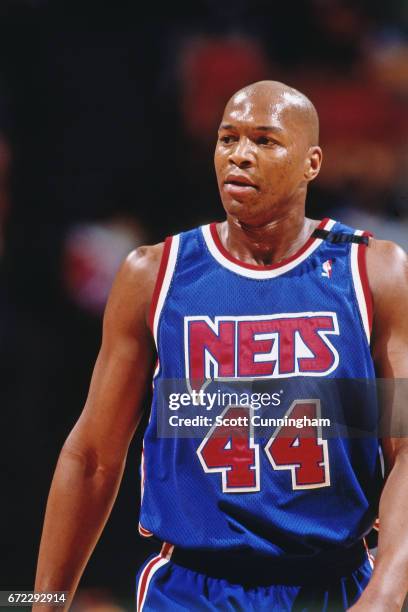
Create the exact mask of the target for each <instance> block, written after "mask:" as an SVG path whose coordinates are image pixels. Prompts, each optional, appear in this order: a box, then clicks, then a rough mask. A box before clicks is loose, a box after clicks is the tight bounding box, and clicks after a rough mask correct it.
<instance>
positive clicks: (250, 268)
mask: <svg viewBox="0 0 408 612" xmlns="http://www.w3.org/2000/svg"><path fill="white" fill-rule="evenodd" d="M335 223H336V222H335V221H334V220H333V219H328V218H325V219H323V220H322V221H321V222H320V223H319V225H318V227H317V229H325V230H328V231H330V230H331V229H332V227H333V226H334V225H335ZM201 229H202V232H203V236H204V240H205V242H206V244H207V247H208V249H209V251H210V253H211V255H212V256H213V257H214V258H215V259H216V260H217V261H218V263H219V264H221V265H222V266H224V268H227V269H228V270H231V272H235V273H236V274H240V275H241V276H246V277H247V278H256V279H266V278H275V277H276V276H280V275H281V274H285V272H288V271H289V270H292V269H293V268H295V267H296V266H297V265H299V264H300V263H301V262H302V261H304V260H305V259H306V258H307V257H309V255H311V254H312V253H313V251H315V250H316V249H317V248H318V247H319V246H320V245H321V244H322V242H323V240H322V239H321V238H313V237H312V236H311V237H310V238H309V240H307V241H306V243H305V244H304V245H303V246H302V247H301V248H300V249H299V250H298V251H297V252H296V253H294V254H293V255H292V256H291V257H288V258H287V259H283V260H282V261H280V262H279V263H277V264H272V265H270V266H256V265H253V264H248V263H245V262H243V261H240V260H239V259H236V258H235V257H233V256H232V255H231V254H230V253H229V252H228V251H227V249H226V248H225V247H224V245H223V244H222V242H221V240H220V237H219V235H218V232H217V227H216V223H211V224H210V225H203V226H202V228H201Z"/></svg>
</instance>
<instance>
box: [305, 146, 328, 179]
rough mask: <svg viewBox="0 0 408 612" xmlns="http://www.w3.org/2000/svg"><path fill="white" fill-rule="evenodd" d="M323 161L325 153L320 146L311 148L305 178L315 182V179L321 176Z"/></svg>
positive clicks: (306, 163)
mask: <svg viewBox="0 0 408 612" xmlns="http://www.w3.org/2000/svg"><path fill="white" fill-rule="evenodd" d="M322 159H323V153H322V150H321V148H320V147H318V146H314V147H310V149H309V151H308V154H307V158H306V162H305V175H304V176H305V179H306V180H307V181H313V179H314V178H316V176H317V175H318V174H319V172H320V167H321V165H322Z"/></svg>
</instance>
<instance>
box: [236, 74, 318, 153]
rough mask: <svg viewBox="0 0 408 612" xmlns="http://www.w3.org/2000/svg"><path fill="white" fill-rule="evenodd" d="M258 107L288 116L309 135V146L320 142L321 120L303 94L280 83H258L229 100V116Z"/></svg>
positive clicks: (271, 112) (288, 118)
mask: <svg viewBox="0 0 408 612" xmlns="http://www.w3.org/2000/svg"><path fill="white" fill-rule="evenodd" d="M254 106H256V107H257V108H258V109H261V108H262V109H263V110H264V111H265V115H268V116H274V115H279V116H284V117H285V119H286V120H287V121H288V122H289V123H290V124H292V125H293V126H294V127H295V128H296V129H297V130H300V131H301V132H302V133H303V134H304V135H305V136H306V140H307V143H308V145H309V146H315V145H317V144H318V143H319V117H318V115H317V111H316V109H315V107H314V106H313V104H312V102H311V101H310V100H309V98H307V97H306V96H305V95H304V94H303V93H302V92H300V91H298V90H297V89H294V88H293V87H289V86H288V85H285V83H280V82H279V81H258V82H257V83H252V84H251V85H247V86H246V87H244V88H243V89H240V90H239V91H237V92H236V93H235V94H234V95H233V96H232V97H231V98H230V100H229V101H228V103H227V105H226V107H225V113H228V114H230V115H231V114H232V115H233V114H234V108H237V107H240V108H241V109H242V108H245V107H247V109H248V113H249V112H250V109H251V108H253V107H254Z"/></svg>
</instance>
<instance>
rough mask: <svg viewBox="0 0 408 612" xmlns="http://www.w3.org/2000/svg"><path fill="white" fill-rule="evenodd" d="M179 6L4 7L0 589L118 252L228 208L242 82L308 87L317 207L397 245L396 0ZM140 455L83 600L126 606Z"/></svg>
mask: <svg viewBox="0 0 408 612" xmlns="http://www.w3.org/2000/svg"><path fill="white" fill-rule="evenodd" d="M184 5H185V3H177V2H173V3H163V5H160V4H159V3H155V2H152V3H148V4H147V6H146V5H145V6H143V10H142V8H141V6H140V5H139V4H138V3H136V2H134V0H132V1H127V0H122V1H121V2H113V1H111V0H106V1H105V2H100V1H98V2H96V1H93V0H82V1H81V2H78V1H75V0H70V2H68V1H65V0H52V1H51V0H1V3H0V277H1V284H0V311H1V317H0V370H1V377H2V381H1V385H0V397H1V409H2V410H1V414H2V422H3V427H2V431H3V435H2V443H1V450H2V453H1V470H2V477H3V483H4V484H3V487H2V492H3V498H2V517H1V518H2V520H1V527H2V535H1V544H2V545H1V562H0V563H1V570H0V589H11V588H14V589H16V588H25V589H30V588H32V585H33V579H34V572H35V561H36V555H37V550H38V544H39V539H40V532H41V524H42V518H43V513H44V509H45V502H46V496H47V492H48V488H49V485H50V481H51V477H52V473H53V470H54V467H55V463H56V460H57V456H58V452H59V450H60V448H61V445H62V443H63V441H64V439H65V437H66V435H67V433H68V432H69V430H70V428H71V427H72V425H73V423H74V422H75V420H76V419H77V417H78V415H79V413H80V411H81V409H82V406H83V403H84V400H85V397H86V392H87V387H88V383H89V378H90V375H91V371H92V367H93V363H94V361H95V358H96V355H97V351H98V346H99V342H100V334H101V316H102V312H103V307H104V303H105V301H106V297H107V293H108V291H109V287H110V284H111V282H112V278H113V275H114V273H115V271H116V270H117V267H118V265H119V263H120V261H121V260H122V259H123V257H124V256H125V255H126V253H127V252H128V251H130V250H131V249H133V248H134V247H135V246H137V245H139V244H141V243H152V242H157V241H161V240H162V239H163V237H164V236H166V235H167V234H170V233H175V232H178V231H180V230H183V229H186V228H188V227H190V226H193V225H197V224H201V223H204V222H208V221H210V220H214V219H220V218H222V210H221V205H220V203H219V199H218V195H217V189H216V183H215V178H214V172H213V164H212V155H213V147H214V143H215V136H216V129H217V125H218V122H219V119H220V116H221V113H222V109H223V106H224V104H225V102H226V100H227V99H228V98H229V96H230V95H231V94H232V93H233V92H234V91H235V90H236V89H238V88H240V87H241V86H243V85H246V84H248V83H250V82H253V81H256V80H259V79H265V78H270V79H276V80H282V81H285V82H287V83H289V84H290V85H293V86H295V87H297V88H299V89H301V90H302V91H304V92H305V93H306V94H307V95H309V96H310V97H311V99H312V100H313V102H314V103H315V105H316V107H317V109H318V111H319V114H320V118H321V142H322V146H323V149H324V153H325V159H324V165H323V170H322V173H321V176H320V177H319V179H318V181H317V182H316V184H314V185H313V186H312V187H311V189H310V193H309V197H308V213H309V215H310V216H311V217H313V218H320V217H322V216H334V217H335V218H338V219H339V220H341V221H343V222H346V223H349V224H351V225H355V226H357V227H360V228H362V229H368V230H371V231H373V232H374V233H375V234H376V235H377V236H378V237H380V238H388V239H392V240H395V241H397V242H398V243H400V244H401V245H402V246H403V247H404V248H406V249H407V248H408V231H407V228H408V145H407V142H408V140H407V136H408V2H407V1H406V0H389V1H388V2H386V3H385V2H383V1H382V0H381V1H380V0H367V1H363V0H350V1H346V0H296V1H294V0H293V1H292V2H290V1H289V2H279V3H278V2H270V0H234V1H231V0H221V1H220V0H196V1H195V2H193V3H190V8H188V5H185V6H184ZM135 375H136V373H135ZM139 455H140V436H138V437H137V439H136V440H135V441H134V444H133V445H132V449H131V452H130V456H129V461H128V467H127V471H126V475H125V480H124V483H123V486H122V488H121V491H120V494H119V498H118V501H117V504H116V506H115V508H114V511H113V514H112V517H111V519H110V521H109V524H108V527H107V528H106V530H105V533H104V535H103V537H102V539H101V541H100V543H99V544H98V546H97V549H96V551H95V553H94V555H93V557H92V560H91V562H90V564H89V566H88V568H87V570H86V574H85V576H84V578H83V581H82V583H81V584H82V595H81V594H80V598H82V600H81V601H82V603H80V604H79V606H80V607H82V609H88V610H91V609H95V610H96V609H104V610H108V609H109V610H115V609H119V608H120V607H121V608H122V609H123V608H125V609H127V608H129V609H130V608H131V606H132V605H133V603H132V598H133V591H134V577H135V573H136V570H137V568H138V566H139V565H140V563H141V562H142V560H143V559H144V558H145V557H146V556H147V555H148V554H149V553H150V552H151V545H148V544H146V543H145V542H144V541H142V540H141V538H140V537H139V536H138V533H137V521H138V504H139V476H138V465H139Z"/></svg>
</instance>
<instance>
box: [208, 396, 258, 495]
mask: <svg viewBox="0 0 408 612" xmlns="http://www.w3.org/2000/svg"><path fill="white" fill-rule="evenodd" d="M218 419H222V424H217V423H215V425H214V426H213V427H212V428H211V429H210V431H209V432H208V435H207V436H206V437H205V438H204V440H203V441H202V443H201V444H200V446H199V447H198V449H197V455H198V457H199V459H200V462H201V465H202V466H203V468H204V471H205V472H207V473H208V472H221V474H222V490H223V492H224V493H246V492H251V491H259V445H258V444H255V443H254V440H253V433H252V426H251V412H250V410H249V408H247V407H238V406H231V407H228V408H227V409H226V411H225V412H224V413H223V414H222V415H220V416H219V417H218Z"/></svg>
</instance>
